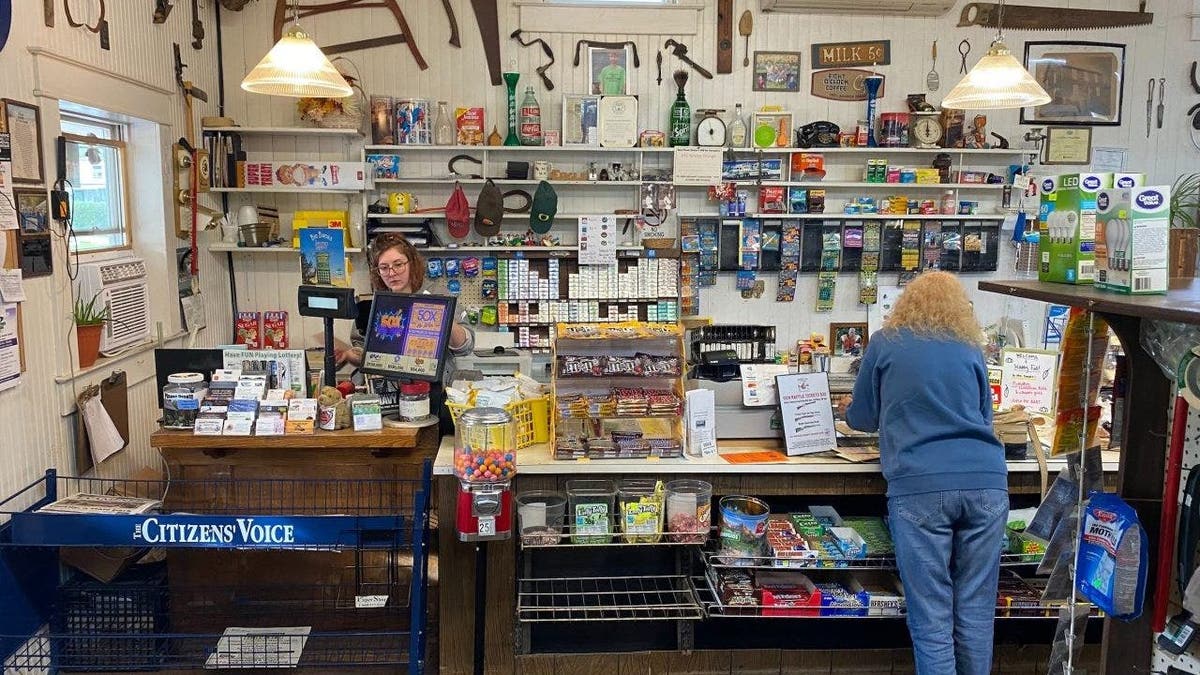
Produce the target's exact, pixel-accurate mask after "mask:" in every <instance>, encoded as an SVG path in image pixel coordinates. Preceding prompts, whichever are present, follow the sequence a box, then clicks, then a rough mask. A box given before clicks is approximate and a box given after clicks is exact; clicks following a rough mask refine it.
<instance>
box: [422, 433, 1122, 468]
mask: <svg viewBox="0 0 1200 675" xmlns="http://www.w3.org/2000/svg"><path fill="white" fill-rule="evenodd" d="M717 450H718V452H719V453H720V455H719V456H717V457H704V458H699V459H689V458H679V459H654V458H649V459H595V460H556V459H554V458H553V456H552V455H551V452H550V445H549V444H547V443H539V444H537V445H534V446H531V447H528V448H525V449H523V450H518V451H517V474H518V475H522V474H523V475H559V474H659V475H662V474H801V473H863V474H878V473H880V471H881V468H880V464H879V462H851V461H848V460H845V459H842V458H840V457H836V456H832V455H830V454H828V453H822V454H818V455H806V456H801V457H788V460H787V461H786V462H773V463H760V464H754V463H748V464H747V463H734V462H729V461H726V460H725V459H724V457H723V455H736V454H739V453H746V452H757V451H762V450H780V444H779V442H778V441H776V440H773V439H750V440H737V441H732V440H731V441H721V442H719V443H718V447H717ZM1119 460H1120V453H1119V452H1105V453H1104V470H1105V471H1116V470H1117V466H1118V462H1119ZM1047 465H1048V468H1049V470H1050V472H1051V473H1052V474H1053V473H1054V472H1057V471H1058V470H1059V469H1060V468H1062V467H1064V466H1066V460H1062V459H1056V460H1050V461H1048V462H1047ZM453 467H454V438H453V437H450V436H447V437H445V438H443V439H442V443H441V445H440V446H439V447H438V453H437V459H435V460H434V463H433V475H434V476H449V475H452V474H453V473H454V471H453ZM1008 470H1009V472H1010V473H1036V472H1037V470H1038V464H1037V461H1036V460H1034V459H1028V460H1024V461H1011V462H1008Z"/></svg>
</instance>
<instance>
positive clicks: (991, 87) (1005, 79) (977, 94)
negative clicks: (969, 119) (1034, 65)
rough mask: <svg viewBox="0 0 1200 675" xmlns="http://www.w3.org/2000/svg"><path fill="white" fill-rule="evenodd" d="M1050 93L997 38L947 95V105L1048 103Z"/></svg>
mask: <svg viewBox="0 0 1200 675" xmlns="http://www.w3.org/2000/svg"><path fill="white" fill-rule="evenodd" d="M1049 102H1050V95H1049V94H1047V93H1046V90H1045V89H1043V88H1042V85H1040V84H1038V83H1037V80H1035V79H1033V75H1030V74H1029V71H1028V70H1025V66H1022V65H1021V62H1020V61H1017V59H1016V58H1014V57H1013V55H1012V53H1011V52H1009V51H1008V48H1007V47H1005V46H1004V41H1003V40H1000V39H997V40H996V41H995V42H993V43H992V46H991V48H990V49H988V53H987V54H986V55H985V56H984V57H983V58H982V59H979V63H976V64H975V67H974V68H972V69H971V72H969V73H967V74H966V76H965V77H963V79H962V80H960V81H959V83H958V84H956V85H954V88H953V89H951V90H950V93H949V94H947V95H946V98H944V99H943V100H942V107H943V108H953V109H955V110H1000V109H1003V108H1026V107H1033V106H1039V105H1045V104H1047V103H1049Z"/></svg>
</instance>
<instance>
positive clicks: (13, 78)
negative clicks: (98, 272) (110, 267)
mask: <svg viewBox="0 0 1200 675" xmlns="http://www.w3.org/2000/svg"><path fill="white" fill-rule="evenodd" d="M56 4H57V5H58V7H57V12H58V14H57V17H56V18H57V21H56V27H55V28H52V29H51V28H46V27H45V26H44V25H43V23H42V3H40V2H33V1H32V0H23V1H22V2H16V3H13V5H14V7H13V10H14V11H13V14H14V16H13V27H12V31H11V34H10V36H9V41H8V44H7V45H6V46H5V48H4V50H3V51H0V96H4V97H8V98H14V99H18V100H21V101H26V102H31V103H36V104H38V105H39V106H41V116H42V131H43V138H42V141H43V143H42V145H43V156H44V158H45V162H46V165H45V166H46V171H47V174H48V178H50V180H53V179H52V174H53V171H54V142H53V139H54V137H55V136H57V135H58V112H57V101H56V100H53V99H49V98H45V97H42V96H41V95H40V93H39V91H40V90H39V87H38V79H37V78H38V73H37V71H38V66H37V60H36V59H35V57H34V56H33V55H32V53H31V50H44V51H45V52H49V53H52V54H54V55H57V56H58V57H61V58H62V59H66V60H70V61H74V62H78V63H80V64H86V65H87V66H88V67H91V68H94V69H96V70H97V71H100V72H104V73H109V74H112V75H115V76H118V77H120V78H125V79H127V80H128V81H133V82H140V83H145V84H146V85H147V86H149V87H155V88H161V89H166V90H174V89H175V83H174V71H173V57H172V54H171V43H172V42H173V41H178V42H179V43H180V44H181V46H182V47H183V59H184V61H185V62H186V63H187V64H188V65H189V66H191V67H190V68H189V70H188V76H189V77H190V78H191V79H194V80H196V82H197V84H198V85H199V86H201V87H202V88H204V89H206V90H207V91H208V92H210V93H211V94H213V95H212V96H211V97H210V104H209V105H208V106H205V105H204V104H199V106H198V112H197V114H212V113H211V112H205V113H201V112H200V111H202V110H213V111H215V110H216V105H215V102H216V96H215V92H216V74H215V73H216V65H217V58H216V48H215V40H213V39H211V38H212V35H213V34H214V33H215V24H214V23H213V21H212V17H213V9H212V3H211V2H206V3H204V4H205V5H206V6H207V9H206V10H205V12H206V15H207V16H208V17H209V22H208V24H209V25H208V30H209V39H207V40H205V43H204V49H203V51H195V50H193V49H192V48H191V47H190V46H189V43H190V24H189V23H188V20H189V19H190V17H189V16H188V12H187V11H186V10H187V7H186V4H185V5H184V6H183V7H182V10H181V9H180V8H179V7H177V10H176V11H175V12H173V13H172V14H171V17H170V21H168V22H167V23H166V24H165V25H162V26H156V25H154V24H152V23H151V20H150V19H151V17H150V14H151V9H152V6H151V5H148V4H146V3H134V2H125V1H122V2H108V3H107V4H108V15H107V19H108V21H109V24H110V34H111V45H112V49H111V50H110V51H104V50H101V49H100V47H99V41H98V39H97V37H96V36H95V35H93V34H91V33H88V32H86V31H84V30H83V29H82V28H80V29H74V28H70V27H69V26H68V25H67V21H66V17H65V16H64V15H63V11H62V3H56ZM72 8H73V10H75V12H76V19H78V20H82V21H86V22H88V23H94V22H95V20H96V16H95V14H96V13H97V12H98V7H97V6H96V4H95V3H81V2H73V3H72ZM38 58H41V57H38ZM173 98H174V105H173V106H172V108H171V109H172V111H173V113H174V114H173V115H172V118H171V120H170V124H169V125H168V126H164V127H163V128H161V129H160V135H161V138H162V139H163V141H164V143H165V142H168V141H169V140H171V139H174V138H178V137H180V136H182V135H183V134H184V127H183V121H184V112H183V110H184V109H183V99H182V97H181V96H179V95H176V96H174V97H173ZM91 103H93V104H95V105H99V106H101V107H104V106H105V104H108V105H109V106H111V108H113V109H118V108H121V107H122V106H123V104H128V103H129V102H128V101H125V102H123V101H103V100H97V101H92V102H91ZM161 154H162V160H163V161H164V162H165V161H166V159H167V151H166V149H165V148H164V149H163V151H162V153H161ZM169 180H170V177H169V174H168V175H167V176H166V181H165V182H164V185H163V186H162V189H161V193H162V198H161V199H162V200H163V201H165V199H166V198H167V194H168V192H167V190H168V188H169ZM148 193H149V194H148V196H147V194H146V193H143V194H141V195H139V197H138V198H137V199H135V200H134V201H135V204H136V203H138V202H140V201H141V200H144V199H147V198H148V199H150V200H153V199H155V197H156V194H157V193H155V192H154V191H153V189H150V190H149V191H148ZM135 208H137V207H136V206H135ZM158 208H159V209H160V210H161V209H162V208H163V207H162V206H159V207H158ZM168 208H169V207H168ZM147 210H150V209H147ZM138 213H140V214H142V215H144V216H146V217H143V218H136V214H135V220H136V226H135V227H136V230H135V232H136V234H135V238H137V240H138V241H140V242H141V243H142V246H139V250H138V253H139V254H141V255H143V256H144V257H145V258H146V260H147V263H148V265H149V267H151V268H152V269H154V270H156V271H157V274H158V276H159V277H160V278H155V279H154V280H153V281H152V289H153V290H152V294H153V296H154V303H155V316H154V319H155V320H158V321H162V322H163V326H164V329H163V333H164V335H167V336H170V335H172V334H174V332H175V331H177V330H178V323H179V322H178V318H177V316H178V313H179V310H178V303H177V300H175V299H174V298H175V294H176V292H177V291H176V288H177V285H176V281H175V277H174V272H173V271H174V269H175V264H174V260H175V252H174V249H175V247H176V246H178V245H184V244H183V242H181V241H180V240H178V239H176V238H175V236H174V234H173V224H171V223H163V222H162V219H161V217H155V218H151V217H149V216H148V214H146V210H144V211H139V212H138ZM168 213H169V211H168ZM209 236H211V234H210V233H205V234H204V235H202V237H203V238H207V237H209ZM164 242H165V245H164ZM200 262H201V271H200V278H201V290H202V292H203V296H204V298H205V299H206V322H207V325H208V326H210V328H209V329H207V330H203V331H200V333H199V335H198V339H197V346H209V345H211V344H214V343H216V342H224V341H226V340H228V332H229V331H228V328H227V326H228V324H229V294H228V282H227V277H226V269H225V266H224V261H223V259H222V258H218V257H216V256H212V255H208V254H202V255H201V256H200ZM54 266H55V270H54V272H55V273H54V275H53V276H50V277H43V278H39V279H31V280H28V281H26V282H25V293H26V296H27V298H28V299H27V300H26V302H25V303H24V304H23V317H24V331H23V334H24V341H23V343H22V348H23V349H24V352H25V361H26V371H25V373H24V374H23V377H22V378H21V384H20V385H19V386H17V387H16V388H15V389H11V390H8V391H4V392H0V495H3V496H7V495H9V494H11V493H13V492H14V491H15V490H16V489H17V488H18V487H22V486H24V485H26V484H28V483H29V482H31V481H33V480H35V479H37V478H38V477H39V476H41V475H42V473H43V472H44V471H45V470H46V469H47V468H51V467H55V468H58V469H59V471H60V473H63V474H72V473H73V471H74V468H73V467H74V460H73V459H72V458H73V443H74V441H73V436H74V423H75V417H74V415H69V416H64V414H65V413H68V412H70V410H71V402H72V401H73V399H74V393H75V392H76V391H78V390H82V388H83V387H85V386H87V385H89V384H95V383H98V382H99V381H100V380H101V379H102V378H103V377H105V376H107V375H108V374H109V372H110V370H112V369H124V370H125V371H126V373H127V376H128V378H129V384H130V389H129V412H130V429H131V436H132V438H131V439H130V444H129V447H128V448H127V449H126V450H124V451H122V452H121V453H119V454H117V455H116V456H114V457H112V458H110V459H109V460H107V461H106V462H104V463H103V464H102V465H101V466H100V467H99V468H98V469H97V470H96V475H99V476H105V477H114V476H122V475H128V474H129V473H131V472H133V471H135V470H136V469H138V468H139V467H142V466H146V465H149V466H154V467H157V466H158V458H157V455H156V453H154V451H152V450H151V449H150V447H149V436H150V433H151V431H152V430H153V429H154V428H155V427H156V424H157V423H156V420H157V418H158V408H157V403H156V395H155V386H154V359H153V353H152V352H146V353H144V354H139V355H134V356H130V357H129V358H126V359H123V360H120V361H119V362H117V363H115V364H113V366H112V368H109V367H105V368H102V369H99V370H97V371H95V372H93V373H91V374H89V375H85V376H81V377H79V378H78V379H76V380H75V381H74V382H73V383H72V382H69V381H68V382H64V383H62V384H58V383H56V382H55V378H56V377H59V376H64V375H67V374H69V373H70V372H71V365H72V363H73V359H74V352H75V348H74V337H73V333H72V332H71V321H70V300H69V290H70V284H71V282H70V280H69V279H68V278H67V276H66V274H65V266H66V255H65V249H64V246H63V243H62V241H61V239H56V240H55V261H54ZM179 343H180V341H179V340H175V341H173V344H176V345H177V344H179ZM147 378H149V379H147Z"/></svg>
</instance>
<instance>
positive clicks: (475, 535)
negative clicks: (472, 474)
mask: <svg viewBox="0 0 1200 675" xmlns="http://www.w3.org/2000/svg"><path fill="white" fill-rule="evenodd" d="M511 485H512V484H511V483H510V482H508V481H504V482H498V483H486V484H485V483H466V482H460V483H459V486H458V509H457V514H456V517H455V524H456V525H457V528H458V540H459V541H496V540H500V539H508V538H509V537H511V536H512V520H513V517H512V490H511Z"/></svg>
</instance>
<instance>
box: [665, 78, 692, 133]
mask: <svg viewBox="0 0 1200 675" xmlns="http://www.w3.org/2000/svg"><path fill="white" fill-rule="evenodd" d="M674 79H675V85H676V86H677V87H679V93H678V94H676V95H675V102H674V103H672V104H671V118H670V124H669V125H668V128H669V129H670V131H669V132H668V134H667V137H668V140H669V141H670V143H671V147H676V146H680V145H691V144H692V107H691V106H690V105H688V102H687V98H686V97H685V96H684V95H683V86H684V85H685V84H687V80H688V74H687V71H684V70H677V71H675V75H674Z"/></svg>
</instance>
